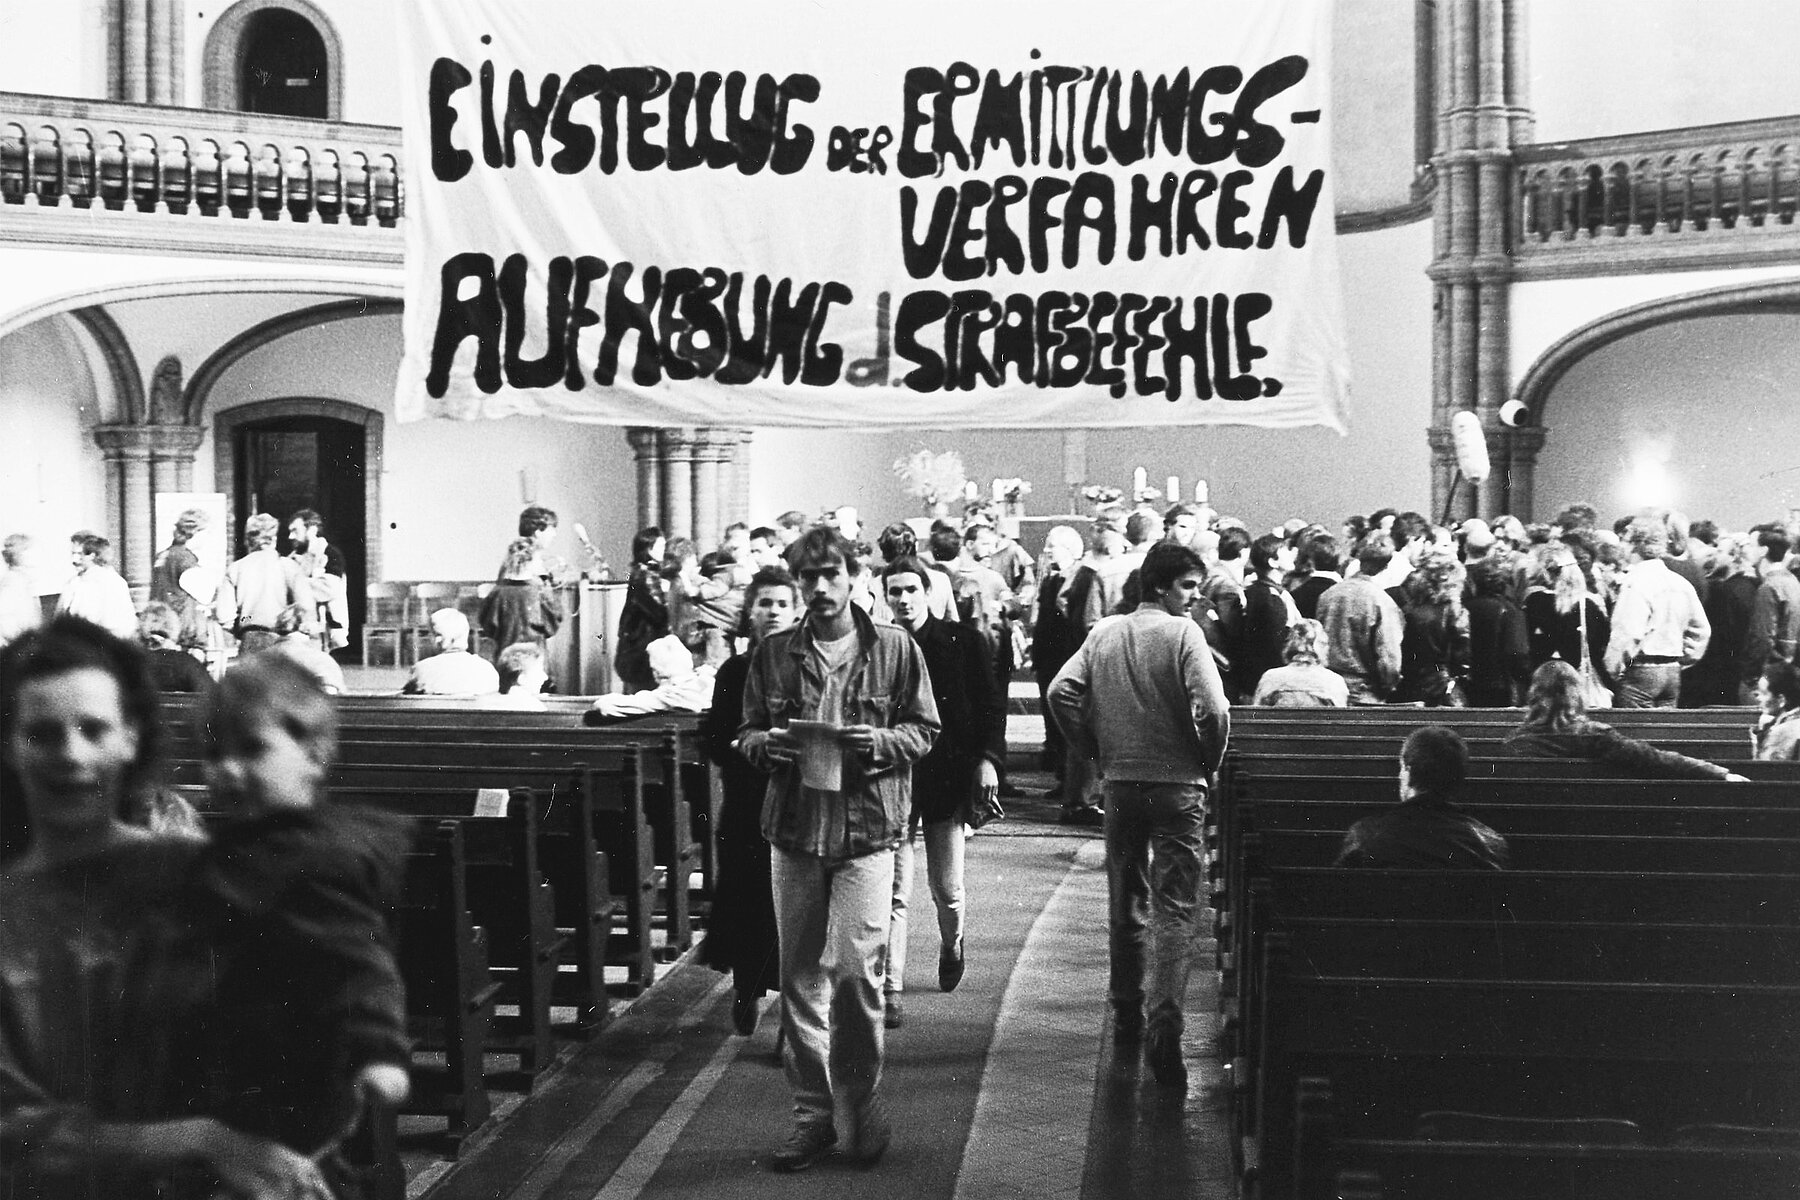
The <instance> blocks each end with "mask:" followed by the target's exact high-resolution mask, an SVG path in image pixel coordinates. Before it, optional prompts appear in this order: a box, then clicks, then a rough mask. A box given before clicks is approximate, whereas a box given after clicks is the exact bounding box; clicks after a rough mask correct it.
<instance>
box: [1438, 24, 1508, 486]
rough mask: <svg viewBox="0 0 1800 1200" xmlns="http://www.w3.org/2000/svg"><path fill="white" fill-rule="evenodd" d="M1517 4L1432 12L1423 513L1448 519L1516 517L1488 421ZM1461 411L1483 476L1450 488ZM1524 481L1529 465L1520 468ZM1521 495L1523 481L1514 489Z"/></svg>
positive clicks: (1497, 354)
mask: <svg viewBox="0 0 1800 1200" xmlns="http://www.w3.org/2000/svg"><path fill="white" fill-rule="evenodd" d="M1523 3H1524V0H1449V2H1447V3H1443V4H1439V5H1438V6H1437V9H1436V12H1437V21H1438V29H1437V37H1436V40H1435V53H1436V54H1437V55H1438V58H1437V62H1436V76H1437V82H1438V89H1437V94H1438V102H1439V106H1440V107H1439V120H1438V133H1439V139H1440V140H1439V144H1438V153H1437V156H1436V158H1435V160H1434V164H1433V165H1434V167H1435V170H1436V175H1437V178H1438V196H1437V202H1436V207H1435V211H1434V220H1435V224H1436V229H1435V236H1434V238H1433V247H1434V251H1435V256H1434V258H1433V261H1432V264H1431V267H1430V271H1429V274H1430V277H1431V279H1432V281H1433V282H1434V284H1435V285H1436V297H1435V312H1434V320H1433V327H1432V403H1431V429H1430V432H1429V434H1428V437H1429V440H1430V445H1431V451H1432V472H1431V474H1432V510H1433V513H1434V514H1435V515H1442V514H1444V513H1445V512H1446V511H1447V512H1448V513H1449V516H1450V518H1451V519H1453V520H1456V519H1461V518H1464V517H1470V516H1483V517H1492V516H1495V515H1497V514H1499V513H1500V512H1502V511H1517V507H1518V506H1517V504H1516V502H1514V501H1513V500H1512V498H1511V496H1510V495H1509V489H1510V488H1511V487H1512V486H1513V485H1514V484H1515V483H1517V482H1519V477H1518V476H1517V475H1516V474H1515V472H1514V471H1513V470H1512V469H1511V468H1512V466H1513V464H1512V463H1511V461H1510V460H1509V459H1507V457H1506V453H1505V452H1504V451H1503V449H1502V447H1503V444H1508V443H1505V441H1504V437H1503V435H1504V433H1505V430H1504V428H1503V427H1502V426H1500V424H1499V421H1498V414H1499V411H1500V407H1501V405H1503V404H1504V403H1505V402H1506V400H1507V397H1508V395H1509V393H1510V390H1511V373H1510V366H1509V359H1508V355H1509V338H1508V318H1509V315H1510V304H1511V297H1510V291H1511V280H1512V258H1511V249H1512V173H1513V172H1512V147H1513V145H1514V144H1515V141H1516V140H1517V138H1518V137H1519V136H1520V135H1521V134H1522V133H1523V134H1525V135H1529V133H1530V130H1531V117H1530V113H1529V111H1528V110H1527V109H1526V108H1525V107H1524V98H1523V95H1522V91H1523V80H1524V74H1523V70H1522V68H1520V67H1519V66H1518V65H1517V64H1515V63H1514V62H1513V61H1512V56H1513V55H1514V54H1515V53H1518V52H1519V51H1520V50H1521V48H1522V45H1523V43H1522V33H1521V29H1522V24H1521V22H1522V12H1521V11H1519V10H1521V9H1522V7H1523ZM1461 409H1470V410H1472V411H1474V412H1475V413H1476V414H1477V415H1478V416H1479V417H1480V418H1481V423H1482V427H1483V428H1484V429H1485V430H1486V431H1487V434H1488V456H1489V459H1490V461H1492V462H1493V471H1492V472H1491V473H1490V475H1489V476H1488V478H1487V480H1486V481H1485V482H1484V483H1482V484H1481V485H1480V486H1479V487H1478V488H1463V487H1460V486H1459V487H1457V488H1456V489H1455V493H1454V494H1452V492H1451V483H1452V480H1453V479H1454V478H1455V453H1454V450H1453V448H1452V446H1451V443H1450V438H1449V432H1450V430H1449V425H1450V418H1451V417H1452V416H1453V415H1454V414H1455V413H1456V412H1457V411H1458V410H1461ZM1527 475H1529V467H1527ZM1524 486H1525V488H1526V490H1527V492H1528V491H1529V481H1528V479H1527V480H1526V481H1525V484H1524Z"/></svg>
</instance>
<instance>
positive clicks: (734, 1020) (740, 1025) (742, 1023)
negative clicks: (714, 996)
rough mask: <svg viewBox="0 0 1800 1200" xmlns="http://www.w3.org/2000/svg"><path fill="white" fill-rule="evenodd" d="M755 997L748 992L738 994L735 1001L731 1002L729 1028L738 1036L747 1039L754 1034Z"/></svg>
mask: <svg viewBox="0 0 1800 1200" xmlns="http://www.w3.org/2000/svg"><path fill="white" fill-rule="evenodd" d="M757 1015H758V1014H757V1011H756V997H755V996H752V995H750V994H749V993H748V992H739V993H738V994H737V999H735V1000H733V1001H732V1002H731V1027H732V1028H733V1029H735V1030H737V1031H738V1033H739V1035H740V1036H743V1037H749V1036H750V1035H751V1034H753V1033H755V1032H756V1018H757Z"/></svg>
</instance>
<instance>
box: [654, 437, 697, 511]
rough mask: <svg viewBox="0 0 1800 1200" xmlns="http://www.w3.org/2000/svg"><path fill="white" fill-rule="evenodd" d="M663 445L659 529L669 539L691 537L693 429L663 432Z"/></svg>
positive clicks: (661, 438) (661, 439)
mask: <svg viewBox="0 0 1800 1200" xmlns="http://www.w3.org/2000/svg"><path fill="white" fill-rule="evenodd" d="M658 440H660V441H661V443H662V513H663V519H662V527H663V532H664V533H666V534H668V535H669V536H670V537H672V538H673V537H684V538H693V537H694V429H693V428H692V427H691V426H686V427H683V428H680V429H664V430H662V431H661V433H660V434H659V435H658Z"/></svg>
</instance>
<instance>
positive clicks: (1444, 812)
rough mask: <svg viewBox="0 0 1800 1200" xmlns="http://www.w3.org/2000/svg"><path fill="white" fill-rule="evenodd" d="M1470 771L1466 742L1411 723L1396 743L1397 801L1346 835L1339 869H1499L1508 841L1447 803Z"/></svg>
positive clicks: (1443, 730)
mask: <svg viewBox="0 0 1800 1200" xmlns="http://www.w3.org/2000/svg"><path fill="white" fill-rule="evenodd" d="M1468 773H1469V746H1468V743H1467V742H1465V741H1463V739H1462V735H1461V734H1459V733H1457V732H1456V730H1454V729H1451V728H1448V727H1447V726H1444V725H1427V726H1425V727H1424V728H1422V729H1415V730H1413V731H1412V733H1411V734H1410V735H1408V736H1407V739H1406V742H1405V744H1404V745H1402V746H1401V747H1400V803H1399V804H1398V805H1397V806H1395V807H1394V808H1392V809H1389V810H1388V811H1387V812H1384V813H1382V814H1380V815H1379V816H1373V817H1364V818H1363V819H1362V820H1360V821H1358V822H1357V823H1356V824H1354V825H1352V826H1351V827H1350V832H1349V833H1347V834H1345V835H1344V847H1343V849H1342V850H1340V851H1339V852H1338V857H1337V862H1336V863H1335V864H1334V865H1335V866H1339V867H1378V868H1394V869H1415V870H1416V869H1434V868H1439V867H1451V868H1456V869H1462V870H1480V871H1503V870H1505V869H1506V867H1507V865H1508V861H1509V860H1508V854H1507V848H1506V839H1505V838H1503V837H1501V836H1500V835H1499V834H1498V833H1495V832H1494V831H1493V830H1492V829H1489V828H1488V827H1487V826H1486V825H1483V824H1482V823H1481V822H1480V821H1477V820H1476V819H1475V818H1474V817H1471V816H1469V815H1468V814H1467V813H1465V812H1463V811H1462V810H1461V809H1459V808H1457V807H1456V805H1455V804H1454V803H1453V801H1454V800H1455V798H1456V794H1457V793H1458V792H1459V791H1461V790H1462V785H1463V780H1464V779H1465V778H1466V777H1467V775H1468Z"/></svg>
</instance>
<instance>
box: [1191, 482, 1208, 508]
mask: <svg viewBox="0 0 1800 1200" xmlns="http://www.w3.org/2000/svg"><path fill="white" fill-rule="evenodd" d="M1194 503H1195V504H1205V503H1206V480H1204V479H1196V480H1194Z"/></svg>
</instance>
